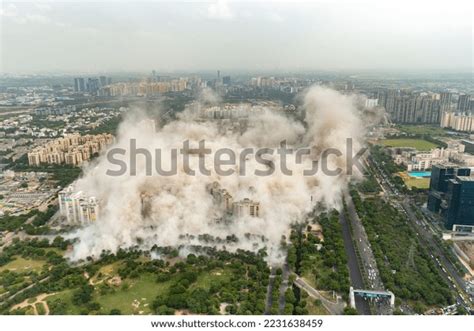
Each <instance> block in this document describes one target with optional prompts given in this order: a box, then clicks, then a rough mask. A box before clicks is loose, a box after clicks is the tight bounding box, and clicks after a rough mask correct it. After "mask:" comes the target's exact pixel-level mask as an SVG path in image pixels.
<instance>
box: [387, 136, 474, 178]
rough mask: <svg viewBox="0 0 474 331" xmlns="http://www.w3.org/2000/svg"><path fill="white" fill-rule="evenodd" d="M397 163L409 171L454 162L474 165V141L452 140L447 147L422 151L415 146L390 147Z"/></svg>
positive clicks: (469, 165)
mask: <svg viewBox="0 0 474 331" xmlns="http://www.w3.org/2000/svg"><path fill="white" fill-rule="evenodd" d="M390 151H391V153H392V157H393V159H394V162H395V163H396V164H402V165H404V166H406V167H407V170H408V171H417V170H428V169H431V167H432V166H433V165H435V164H440V163H444V162H448V161H449V162H454V163H457V164H461V165H463V166H468V167H472V166H474V142H472V141H468V140H461V141H451V142H449V143H448V146H447V147H446V148H433V149H432V150H431V151H429V152H420V151H418V150H416V149H415V148H410V147H402V148H400V147H397V148H390Z"/></svg>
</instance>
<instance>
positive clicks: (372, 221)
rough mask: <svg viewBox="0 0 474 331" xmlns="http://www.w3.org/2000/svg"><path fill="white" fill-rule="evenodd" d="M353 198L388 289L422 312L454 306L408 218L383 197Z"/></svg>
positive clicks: (357, 196) (446, 286)
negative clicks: (435, 307)
mask: <svg viewBox="0 0 474 331" xmlns="http://www.w3.org/2000/svg"><path fill="white" fill-rule="evenodd" d="M351 195H352V198H353V201H354V204H355V206H356V209H357V212H358V214H359V216H360V218H361V220H362V223H363V224H364V227H365V230H366V232H367V235H368V237H369V241H370V243H371V246H372V250H373V252H374V256H375V259H376V261H377V266H378V269H379V271H380V275H381V277H382V281H383V282H384V284H385V286H386V287H387V288H388V289H389V290H391V291H393V292H394V293H395V296H396V297H398V298H400V299H403V300H406V301H408V302H411V303H415V304H414V305H413V306H414V308H415V309H416V310H417V312H419V313H421V312H423V311H424V309H425V308H426V306H444V305H447V304H451V303H452V302H453V296H452V293H451V291H450V289H449V287H448V285H447V284H446V282H445V281H444V280H443V278H442V277H441V275H440V273H439V270H438V268H437V266H436V265H435V263H434V262H433V260H432V259H431V258H430V256H429V253H428V252H427V249H426V247H423V246H422V245H421V244H420V242H419V240H418V239H417V236H416V234H415V232H414V231H413V230H412V229H411V227H410V226H409V224H408V222H407V219H406V217H405V216H404V215H402V214H400V213H399V212H398V211H397V210H396V209H395V208H394V207H392V206H391V205H390V204H388V203H386V202H384V201H383V200H382V199H380V198H368V199H365V200H364V201H362V200H361V198H360V196H359V195H358V193H357V192H356V191H352V192H351Z"/></svg>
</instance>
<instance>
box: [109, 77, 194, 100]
mask: <svg viewBox="0 0 474 331" xmlns="http://www.w3.org/2000/svg"><path fill="white" fill-rule="evenodd" d="M187 85H188V80H187V79H185V78H180V79H173V80H170V81H166V82H154V81H151V82H146V81H145V82H134V83H116V84H112V85H108V86H105V87H103V88H101V89H100V94H101V95H104V96H112V97H114V96H140V95H155V94H161V93H167V92H182V91H184V90H186V88H187Z"/></svg>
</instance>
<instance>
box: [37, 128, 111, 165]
mask: <svg viewBox="0 0 474 331" xmlns="http://www.w3.org/2000/svg"><path fill="white" fill-rule="evenodd" d="M113 141H114V137H113V136H112V135H111V134H105V133H104V134H99V135H85V136H81V135H79V134H71V135H67V136H65V137H64V138H59V139H55V140H53V141H51V142H48V143H46V144H45V145H43V146H39V147H36V148H35V149H33V150H32V151H31V152H29V153H28V164H29V165H30V166H39V165H41V164H63V163H65V164H69V165H73V166H79V165H81V164H82V163H83V162H84V161H87V160H90V159H91V157H92V156H93V155H94V154H98V153H100V152H101V151H102V150H104V149H105V148H106V147H107V146H108V145H109V144H111V143H112V142H113Z"/></svg>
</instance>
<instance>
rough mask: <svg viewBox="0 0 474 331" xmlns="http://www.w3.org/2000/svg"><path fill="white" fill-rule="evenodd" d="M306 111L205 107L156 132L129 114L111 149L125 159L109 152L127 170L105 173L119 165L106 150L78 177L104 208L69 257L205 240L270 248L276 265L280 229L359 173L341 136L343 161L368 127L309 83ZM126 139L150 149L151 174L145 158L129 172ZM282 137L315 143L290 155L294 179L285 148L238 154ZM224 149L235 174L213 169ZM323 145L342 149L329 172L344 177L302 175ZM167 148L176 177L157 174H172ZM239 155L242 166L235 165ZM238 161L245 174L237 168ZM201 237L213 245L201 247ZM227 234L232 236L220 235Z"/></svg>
mask: <svg viewBox="0 0 474 331" xmlns="http://www.w3.org/2000/svg"><path fill="white" fill-rule="evenodd" d="M303 108H304V114H305V115H304V121H297V120H296V119H291V118H290V117H288V116H286V114H285V113H284V112H283V111H281V110H275V109H266V108H265V109H261V107H260V108H259V109H258V111H255V113H252V109H251V108H249V109H248V110H247V112H248V113H249V114H248V116H243V117H238V118H234V119H232V118H229V117H227V118H226V116H223V118H209V116H208V114H207V115H206V116H203V111H204V110H203V108H201V109H199V107H198V108H197V110H196V108H195V107H192V108H189V109H186V110H185V111H184V112H183V113H182V114H180V115H179V118H178V119H177V120H174V121H172V122H170V123H167V124H165V125H163V126H161V127H160V128H158V129H156V130H155V129H154V128H153V125H150V123H151V122H150V120H147V119H143V118H141V119H139V118H138V119H137V118H136V119H135V120H125V121H124V122H123V123H122V124H121V126H120V128H119V132H118V135H117V138H116V142H115V144H114V145H113V146H112V147H111V148H121V149H123V151H124V154H123V155H115V156H114V157H115V158H116V159H119V160H122V161H123V162H124V164H127V171H126V173H125V174H123V175H120V176H110V175H107V174H106V172H107V170H117V168H118V167H117V164H111V163H110V162H109V161H108V160H107V157H106V156H105V155H103V156H101V157H100V158H99V159H98V161H97V162H96V163H95V164H94V165H93V166H91V167H90V168H88V169H87V170H86V172H85V175H84V177H83V178H81V179H80V180H78V181H77V183H76V189H77V190H80V191H82V192H84V194H87V196H94V197H96V198H97V199H98V200H99V201H100V213H99V215H98V217H97V220H96V221H95V222H91V223H89V224H88V225H87V226H85V227H82V228H80V229H79V230H78V231H77V232H76V233H74V236H77V237H78V238H79V240H78V242H77V243H76V244H75V246H74V250H73V252H72V254H71V258H72V259H81V258H85V257H87V256H96V257H97V256H99V255H100V253H101V252H102V250H110V251H112V252H115V251H116V250H117V249H118V248H127V247H132V246H136V245H140V247H141V248H142V249H150V248H152V247H153V246H154V245H157V246H175V247H186V248H189V247H192V246H193V245H208V246H215V247H217V248H220V249H224V248H225V249H227V250H231V251H232V250H235V249H238V248H240V249H248V250H252V251H256V250H258V249H260V248H263V247H266V248H267V251H268V254H269V260H270V261H278V259H279V258H280V250H279V245H280V241H281V238H282V235H288V233H289V228H290V225H291V224H292V223H294V222H299V221H303V220H305V216H306V214H307V213H309V212H310V211H312V210H313V209H314V208H315V207H316V206H318V208H319V209H320V210H322V209H324V208H340V207H341V205H342V200H341V199H342V194H343V192H344V190H347V185H348V183H349V181H350V180H351V178H353V177H355V176H356V177H357V174H359V173H358V169H351V170H353V171H354V174H352V175H350V174H348V173H347V170H348V169H346V167H345V165H346V153H347V149H346V144H347V139H348V138H351V139H352V145H353V148H352V151H349V153H351V154H352V155H349V157H350V156H353V155H355V154H356V153H357V152H358V151H359V150H360V149H361V148H362V147H363V144H364V141H363V139H364V125H363V124H362V121H361V120H360V118H359V114H360V110H359V109H358V108H357V106H356V97H355V96H347V95H341V94H339V93H338V92H336V91H333V90H329V89H325V88H321V87H313V88H310V89H309V90H308V91H306V93H305V94H304V95H303ZM230 117H231V116H230ZM132 140H134V141H136V147H137V148H142V149H146V150H147V151H149V152H150V153H151V155H152V158H153V162H152V164H151V167H152V168H153V169H151V170H152V174H151V175H150V173H147V172H148V171H149V170H150V169H147V164H146V162H145V159H146V157H145V156H143V155H138V156H137V166H136V175H131V174H130V150H131V141H132ZM201 140H204V141H205V148H206V149H209V150H210V152H209V153H210V154H208V155H205V156H204V157H203V155H202V153H201V151H199V149H198V144H199V141H201ZM184 141H189V145H190V149H189V150H188V151H187V152H186V153H185V154H187V157H188V158H189V168H190V169H193V170H195V175H190V174H189V173H187V171H186V170H189V169H186V168H187V167H186V165H185V164H184V162H183V160H182V157H183V155H181V153H180V149H182V148H183V142H184ZM282 141H286V144H287V145H288V148H292V149H293V150H294V151H296V150H297V149H301V148H307V147H311V152H310V153H309V155H302V157H301V160H299V161H300V162H298V160H296V159H297V158H295V155H294V153H293V154H291V155H289V156H287V157H286V159H287V162H286V163H287V168H288V169H290V170H291V171H292V175H291V176H289V175H287V174H285V173H284V169H282V167H281V166H280V160H281V154H278V153H277V152H276V151H275V152H273V153H272V154H265V155H263V156H262V159H265V161H264V162H262V160H260V162H259V160H258V156H257V155H256V154H255V152H254V153H253V154H252V153H250V154H246V153H244V152H245V150H246V149H247V148H253V149H254V151H257V149H262V148H272V149H275V150H276V149H278V148H279V147H280V146H281V142H282ZM224 148H226V149H230V150H232V151H234V152H235V155H236V162H235V164H234V165H227V166H222V169H224V170H229V169H232V170H235V172H234V173H233V174H231V175H223V174H218V173H217V171H216V167H214V156H215V153H216V152H218V151H219V150H222V149H224ZM328 148H335V149H337V150H339V151H340V152H341V153H342V154H341V156H340V157H335V156H330V157H328V158H327V162H328V166H327V168H328V169H335V168H336V167H340V168H341V169H342V170H343V171H342V173H340V174H339V175H328V174H325V173H324V172H323V171H321V169H318V171H317V173H316V174H314V175H311V176H308V175H304V174H303V171H304V170H309V169H311V168H312V167H313V161H315V160H318V161H320V160H319V159H320V158H321V156H322V155H324V151H325V150H327V149H328ZM173 149H176V150H177V174H176V175H170V176H162V175H158V174H157V172H156V170H155V164H156V163H159V164H160V165H161V169H164V170H169V169H170V168H171V159H172V155H173ZM175 152H176V151H175ZM160 153H161V154H160ZM226 155H227V154H226ZM158 159H159V160H158ZM221 159H227V157H226V156H222V157H221ZM239 159H242V160H240V161H244V162H243V163H242V162H240V163H239ZM200 161H201V162H204V163H205V166H206V167H205V168H206V169H208V170H210V174H209V175H206V174H203V173H201V172H200V171H199V162H200ZM270 161H273V164H272V163H271V162H270ZM242 167H245V175H242V174H239V171H243V169H242ZM269 167H270V168H271V169H273V171H274V172H273V174H271V175H269V176H258V175H257V174H256V173H255V171H256V170H260V171H265V170H269V169H270V168H269ZM359 175H360V174H359ZM203 235H206V237H207V238H214V241H212V240H211V241H210V242H209V241H208V242H207V243H203V242H202V241H201V240H200V238H202V236H203ZM228 236H232V237H233V238H237V240H232V241H231V242H228V241H225V238H227V237H228Z"/></svg>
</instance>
